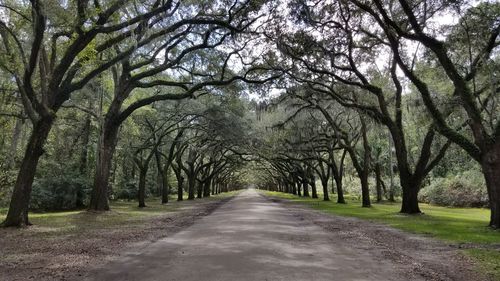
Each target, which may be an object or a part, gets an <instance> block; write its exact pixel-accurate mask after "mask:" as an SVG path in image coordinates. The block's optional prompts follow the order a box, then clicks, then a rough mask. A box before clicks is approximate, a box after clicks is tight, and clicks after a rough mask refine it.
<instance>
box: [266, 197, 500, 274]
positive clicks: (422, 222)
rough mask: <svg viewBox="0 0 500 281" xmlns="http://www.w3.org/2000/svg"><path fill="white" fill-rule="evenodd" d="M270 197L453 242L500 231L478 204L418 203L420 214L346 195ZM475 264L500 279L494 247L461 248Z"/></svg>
mask: <svg viewBox="0 0 500 281" xmlns="http://www.w3.org/2000/svg"><path fill="white" fill-rule="evenodd" d="M265 194H266V195H268V196H272V197H278V198H284V199H288V200H290V201H292V202H296V203H300V204H304V205H306V206H310V207H312V208H313V209H317V210H320V211H323V212H326V213H331V214H336V215H341V216H349V217H356V218H360V219H365V220H369V221H374V222H379V223H384V224H387V225H390V226H392V227H394V228H398V229H401V230H404V231H408V232H411V233H418V234H425V235H428V236H431V237H435V238H438V239H441V240H444V241H447V242H452V243H472V244H474V245H477V246H478V247H481V246H482V245H487V244H500V231H497V230H492V229H491V228H489V227H488V222H489V216H490V211H489V210H487V209H480V208H448V207H439V206H432V205H429V204H420V209H421V210H422V212H423V213H424V214H423V215H404V214H400V213H399V210H400V207H401V203H387V202H384V203H380V204H377V203H374V204H372V207H370V208H363V207H361V202H360V200H359V199H358V198H355V197H351V196H346V202H347V204H337V203H335V202H336V198H334V196H331V198H330V200H332V201H326V202H325V201H323V200H321V199H311V198H307V197H298V196H296V195H292V194H285V193H280V192H268V191H265ZM464 253H465V254H467V255H468V256H470V257H471V258H472V259H473V260H474V261H475V262H476V263H477V264H478V271H480V272H483V273H486V274H488V275H490V276H491V277H493V279H495V280H500V251H498V250H493V249H491V250H490V249H480V248H478V249H468V250H465V251H464Z"/></svg>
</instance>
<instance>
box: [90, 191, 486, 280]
mask: <svg viewBox="0 0 500 281" xmlns="http://www.w3.org/2000/svg"><path fill="white" fill-rule="evenodd" d="M384 241H385V242H384ZM408 251H411V252H412V253H411V254H407V252H408ZM470 268H471V266H470V264H469V262H468V261H467V260H465V259H464V258H463V257H462V256H461V255H460V254H459V253H458V252H457V251H456V250H455V249H453V248H452V247H449V246H447V245H445V244H442V243H440V242H436V241H434V240H431V239H427V238H422V237H418V236H413V235H408V234H407V233H402V232H400V231H397V230H394V229H392V228H389V227H385V226H380V225H377V224H372V223H369V222H365V221H361V220H356V219H351V218H343V217H336V216H330V215H324V214H321V213H319V212H315V211H312V210H310V209H307V208H303V207H299V206H295V205H290V204H288V203H286V202H279V201H276V200H270V199H269V198H266V197H264V196H262V195H259V194H258V193H257V192H256V191H255V190H247V191H245V192H243V193H241V194H239V195H238V196H236V197H235V198H234V199H232V200H231V201H229V202H227V203H225V204H224V205H222V206H221V207H219V208H218V209H217V210H216V211H214V212H213V213H212V214H210V215H208V216H206V217H204V218H203V219H200V220H198V221H196V222H195V223H194V224H193V225H191V226H190V227H188V228H186V229H184V230H183V231H180V232H178V233H176V234H175V235H172V236H169V237H166V238H164V239H160V240H158V241H156V242H154V243H151V244H149V245H147V246H146V247H142V248H136V249H135V250H133V251H129V252H128V253H127V254H126V255H124V256H122V257H121V258H119V259H117V260H115V261H113V262H111V263H109V264H106V265H104V266H103V267H102V268H100V269H97V270H95V272H94V274H92V275H91V276H90V277H89V278H88V279H87V280H143V281H146V280H171V281H175V280H183V281H189V280H220V281H222V280H231V281H233V280H287V281H291V280H343V281H345V280H358V281H360V280H384V281H386V280H480V279H479V277H478V276H475V274H474V272H473V271H472V270H470Z"/></svg>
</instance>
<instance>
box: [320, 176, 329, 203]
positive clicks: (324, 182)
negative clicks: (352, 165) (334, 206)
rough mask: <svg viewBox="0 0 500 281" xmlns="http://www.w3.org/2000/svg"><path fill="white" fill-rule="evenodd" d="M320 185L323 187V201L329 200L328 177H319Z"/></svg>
mask: <svg viewBox="0 0 500 281" xmlns="http://www.w3.org/2000/svg"><path fill="white" fill-rule="evenodd" d="M321 186H322V187H323V201H330V196H329V195H328V178H326V179H324V178H321Z"/></svg>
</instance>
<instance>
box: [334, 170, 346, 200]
mask: <svg viewBox="0 0 500 281" xmlns="http://www.w3.org/2000/svg"><path fill="white" fill-rule="evenodd" d="M335 185H336V186H337V203H340V204H345V199H344V187H343V186H342V176H340V177H335Z"/></svg>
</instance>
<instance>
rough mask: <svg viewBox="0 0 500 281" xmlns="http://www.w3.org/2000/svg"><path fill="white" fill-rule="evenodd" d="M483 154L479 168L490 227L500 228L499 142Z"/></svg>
mask: <svg viewBox="0 0 500 281" xmlns="http://www.w3.org/2000/svg"><path fill="white" fill-rule="evenodd" d="M483 155H484V156H483V159H481V160H482V161H481V168H482V170H483V174H484V179H485V182H486V188H487V190H488V197H489V198H488V199H489V202H490V210H491V215H490V227H492V228H495V229H498V228H500V142H497V143H495V144H493V145H492V146H491V148H490V149H489V150H487V151H486V152H485V153H483Z"/></svg>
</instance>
